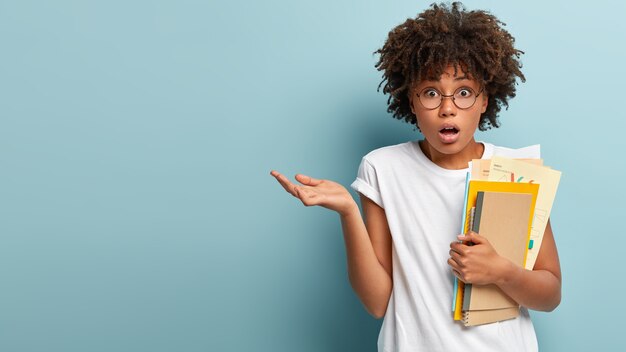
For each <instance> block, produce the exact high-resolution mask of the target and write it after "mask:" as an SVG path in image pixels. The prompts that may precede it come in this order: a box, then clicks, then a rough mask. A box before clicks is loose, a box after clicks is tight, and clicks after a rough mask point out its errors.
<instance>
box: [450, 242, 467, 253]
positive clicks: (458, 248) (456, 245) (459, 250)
mask: <svg viewBox="0 0 626 352" xmlns="http://www.w3.org/2000/svg"><path fill="white" fill-rule="evenodd" d="M465 247H467V246H466V245H464V244H463V243H459V242H452V243H450V250H453V251H455V252H457V253H461V254H462V253H463V250H464V248H465Z"/></svg>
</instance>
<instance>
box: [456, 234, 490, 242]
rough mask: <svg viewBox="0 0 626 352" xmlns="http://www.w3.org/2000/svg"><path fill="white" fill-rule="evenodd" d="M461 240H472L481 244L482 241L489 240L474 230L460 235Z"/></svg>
mask: <svg viewBox="0 0 626 352" xmlns="http://www.w3.org/2000/svg"><path fill="white" fill-rule="evenodd" d="M459 240H461V241H468V242H472V243H474V244H481V243H485V242H486V241H487V239H486V238H484V237H483V236H481V235H479V234H477V233H476V232H474V231H468V232H467V233H466V234H465V236H463V235H459Z"/></svg>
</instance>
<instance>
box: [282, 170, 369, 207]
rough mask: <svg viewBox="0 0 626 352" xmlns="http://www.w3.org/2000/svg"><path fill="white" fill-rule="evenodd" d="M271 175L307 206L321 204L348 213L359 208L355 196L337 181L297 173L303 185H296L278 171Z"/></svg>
mask: <svg viewBox="0 0 626 352" xmlns="http://www.w3.org/2000/svg"><path fill="white" fill-rule="evenodd" d="M270 175H272V176H274V177H275V178H276V180H278V182H279V183H280V184H281V185H282V186H283V188H284V189H285V191H287V192H288V193H290V194H291V195H292V196H294V197H296V198H298V199H300V201H302V204H304V205H305V206H307V207H308V206H311V205H320V206H322V207H324V208H327V209H330V210H334V211H336V212H338V213H339V214H341V215H346V214H348V213H349V212H350V211H353V210H354V209H358V206H357V205H356V202H355V201H354V198H352V195H351V194H350V192H348V190H347V189H346V188H345V187H343V186H342V185H340V184H338V183H337V182H333V181H330V180H318V179H315V178H313V177H310V176H306V175H302V174H297V175H296V180H297V181H298V182H300V183H301V184H302V185H295V184H293V183H291V181H289V179H288V178H287V177H285V176H284V175H282V174H280V173H279V172H278V171H275V170H272V171H271V172H270Z"/></svg>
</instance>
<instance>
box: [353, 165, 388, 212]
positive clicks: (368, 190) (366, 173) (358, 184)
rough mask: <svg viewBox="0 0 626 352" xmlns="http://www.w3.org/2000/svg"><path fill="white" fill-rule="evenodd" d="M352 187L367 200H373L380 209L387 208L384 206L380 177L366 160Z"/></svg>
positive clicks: (360, 166)
mask: <svg viewBox="0 0 626 352" xmlns="http://www.w3.org/2000/svg"><path fill="white" fill-rule="evenodd" d="M350 187H351V188H352V189H353V190H355V191H357V192H359V193H361V194H363V195H364V196H366V197H367V198H369V199H371V200H372V201H373V202H374V203H376V204H378V206H379V207H381V208H383V209H384V208H385V207H384V205H383V199H382V197H381V196H380V188H379V184H378V175H377V174H376V169H375V168H374V166H373V165H372V164H371V163H370V162H369V161H368V160H367V159H365V158H363V159H362V160H361V165H359V171H358V172H357V176H356V180H354V182H352V184H351V185H350Z"/></svg>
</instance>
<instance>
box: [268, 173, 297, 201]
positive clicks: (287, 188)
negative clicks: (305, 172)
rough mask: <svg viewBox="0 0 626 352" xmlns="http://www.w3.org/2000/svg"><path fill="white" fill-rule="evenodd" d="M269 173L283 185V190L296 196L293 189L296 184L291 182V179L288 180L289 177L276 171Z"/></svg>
mask: <svg viewBox="0 0 626 352" xmlns="http://www.w3.org/2000/svg"><path fill="white" fill-rule="evenodd" d="M271 174H272V176H274V177H275V178H276V180H278V182H279V183H280V184H281V185H282V186H283V188H284V189H285V191H287V192H288V193H291V194H292V195H293V196H294V197H297V195H296V194H297V193H296V190H295V187H296V185H294V184H293V183H291V181H289V179H288V178H287V177H285V175H283V174H281V173H280V172H278V171H272V173H271Z"/></svg>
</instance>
